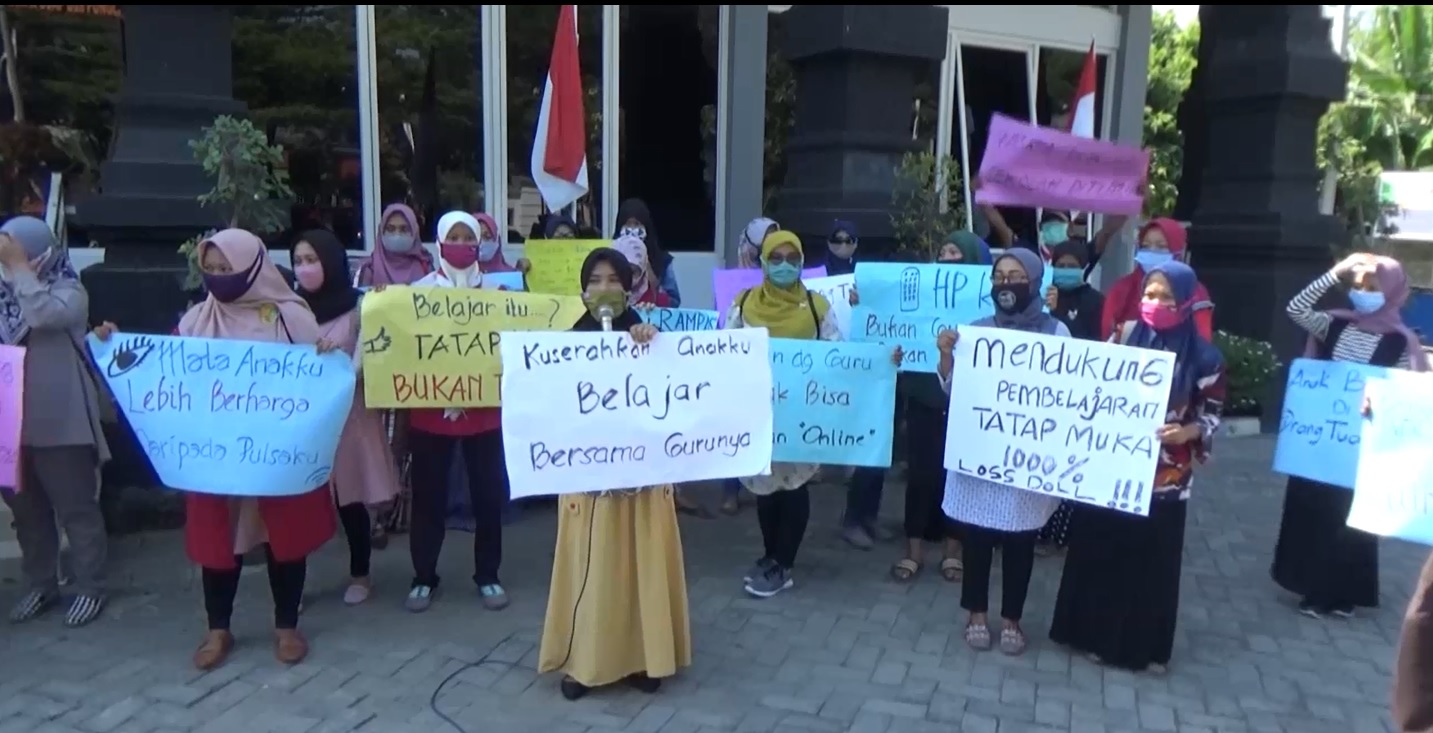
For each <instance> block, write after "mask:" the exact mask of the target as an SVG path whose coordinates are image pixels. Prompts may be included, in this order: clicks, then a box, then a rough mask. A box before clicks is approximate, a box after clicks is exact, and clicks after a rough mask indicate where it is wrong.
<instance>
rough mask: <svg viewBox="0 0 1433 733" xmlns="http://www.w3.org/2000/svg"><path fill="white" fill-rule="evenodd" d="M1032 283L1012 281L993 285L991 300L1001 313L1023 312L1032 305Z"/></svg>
mask: <svg viewBox="0 0 1433 733" xmlns="http://www.w3.org/2000/svg"><path fill="white" fill-rule="evenodd" d="M1031 297H1033V296H1031V294H1030V285H1029V284H1028V283H1012V284H1009V285H992V286H991V287H990V300H991V301H992V302H994V303H995V307H996V308H999V309H1000V312H1001V313H1004V314H1006V315H1014V314H1016V313H1023V312H1024V311H1025V309H1026V308H1028V307H1030V298H1031Z"/></svg>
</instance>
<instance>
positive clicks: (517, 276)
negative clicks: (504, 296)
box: [483, 272, 527, 291]
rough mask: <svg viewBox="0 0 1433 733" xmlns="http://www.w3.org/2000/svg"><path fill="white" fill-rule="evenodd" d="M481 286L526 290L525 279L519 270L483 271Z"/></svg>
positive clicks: (493, 288)
mask: <svg viewBox="0 0 1433 733" xmlns="http://www.w3.org/2000/svg"><path fill="white" fill-rule="evenodd" d="M483 287H484V288H486V289H488V290H499V289H501V290H517V291H525V290H527V281H526V280H524V279H523V276H522V273H521V272H485V273H483Z"/></svg>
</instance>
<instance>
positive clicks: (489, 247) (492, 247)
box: [478, 239, 498, 262]
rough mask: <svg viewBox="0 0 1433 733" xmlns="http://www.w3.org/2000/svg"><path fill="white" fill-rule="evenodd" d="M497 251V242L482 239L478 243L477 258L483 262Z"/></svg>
mask: <svg viewBox="0 0 1433 733" xmlns="http://www.w3.org/2000/svg"><path fill="white" fill-rule="evenodd" d="M497 252H498V243H497V242H495V241H493V240H491V239H484V240H483V241H481V242H479V243H478V259H480V260H482V261H483V262H487V261H488V260H490V259H492V258H493V255H495V254H497Z"/></svg>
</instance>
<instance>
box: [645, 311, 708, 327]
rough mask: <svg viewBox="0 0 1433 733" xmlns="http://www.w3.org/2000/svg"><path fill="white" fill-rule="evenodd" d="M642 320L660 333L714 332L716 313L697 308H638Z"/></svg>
mask: <svg viewBox="0 0 1433 733" xmlns="http://www.w3.org/2000/svg"><path fill="white" fill-rule="evenodd" d="M637 313H638V314H639V315H641V316H642V320H643V321H646V322H647V323H650V324H652V325H653V326H656V327H657V329H658V330H661V331H715V330H717V312H716V311H709V310H700V309H697V308H649V309H642V308H638V309H637Z"/></svg>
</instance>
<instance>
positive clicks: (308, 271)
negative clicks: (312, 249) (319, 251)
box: [294, 262, 323, 293]
mask: <svg viewBox="0 0 1433 733" xmlns="http://www.w3.org/2000/svg"><path fill="white" fill-rule="evenodd" d="M294 278H295V279H297V280H298V281H299V287H301V288H303V289H304V290H307V291H308V292H310V293H317V292H318V289H319V288H321V287H323V265H320V264H318V263H316V262H315V263H310V264H306V265H298V266H297V267H295V268H294Z"/></svg>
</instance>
